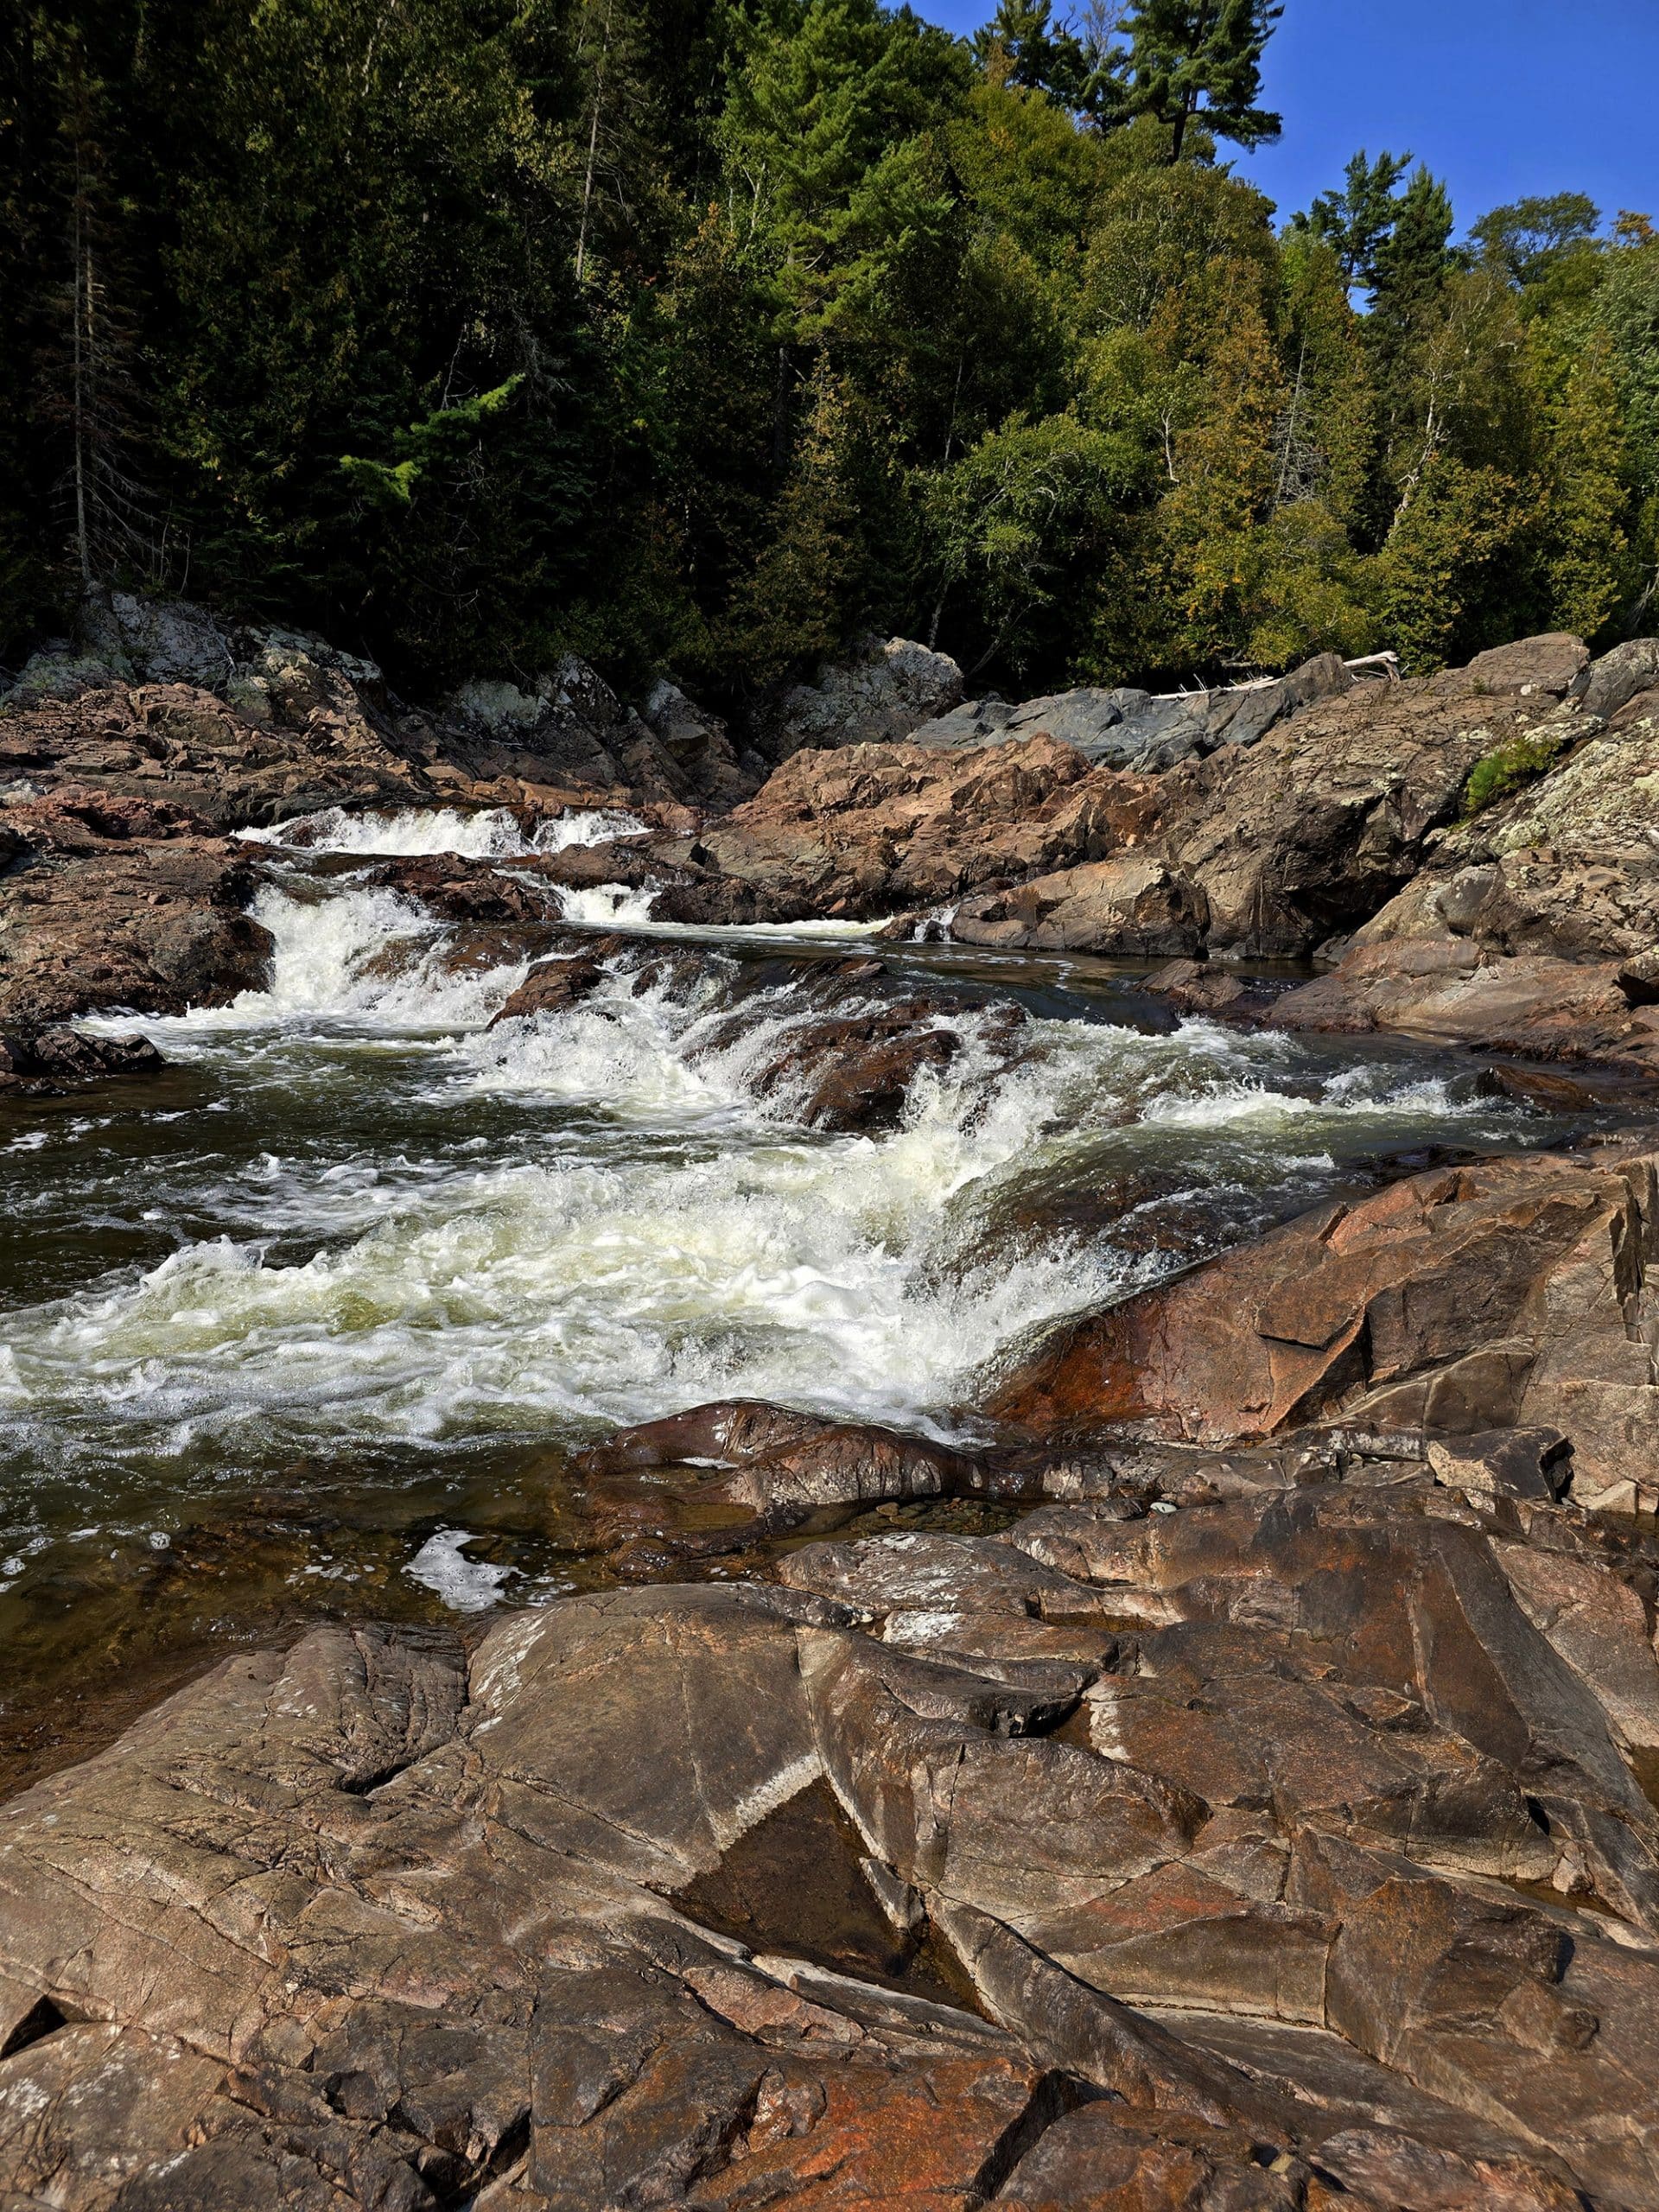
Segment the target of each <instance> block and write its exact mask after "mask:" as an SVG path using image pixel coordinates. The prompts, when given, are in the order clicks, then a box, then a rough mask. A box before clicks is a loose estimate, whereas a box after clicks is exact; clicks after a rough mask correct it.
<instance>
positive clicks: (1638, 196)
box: [914, 0, 1659, 228]
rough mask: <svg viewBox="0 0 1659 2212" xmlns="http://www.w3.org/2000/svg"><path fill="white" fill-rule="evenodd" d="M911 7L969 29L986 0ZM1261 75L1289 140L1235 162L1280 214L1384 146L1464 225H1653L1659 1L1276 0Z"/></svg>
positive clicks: (1657, 200)
mask: <svg viewBox="0 0 1659 2212" xmlns="http://www.w3.org/2000/svg"><path fill="white" fill-rule="evenodd" d="M914 3H915V4H916V6H917V8H918V13H920V14H922V15H925V16H929V17H930V18H931V19H932V20H933V21H934V22H941V23H944V24H945V25H946V26H947V27H948V28H949V29H951V30H957V31H969V30H972V29H974V28H975V26H976V24H978V23H980V22H983V21H984V20H985V19H986V18H987V17H988V16H989V15H990V14H991V13H992V10H993V8H994V6H995V0H988V4H985V0H980V4H975V0H914ZM1064 12H1065V7H1064V4H1063V0H1060V4H1057V6H1056V9H1055V13H1056V15H1060V14H1063V13H1064ZM1266 76H1267V102H1268V106H1270V107H1274V108H1277V109H1278V110H1279V111H1280V112H1281V114H1282V115H1283V117H1284V118H1285V134H1284V137H1283V138H1282V139H1281V142H1280V143H1279V144H1278V145H1277V146H1273V147H1268V148H1267V149H1264V150H1263V151H1262V152H1260V153H1258V154H1255V155H1251V156H1243V157H1242V158H1241V159H1240V160H1239V161H1238V162H1237V164H1236V166H1237V171H1238V174H1239V175H1241V176H1243V177H1246V178H1248V179H1249V181H1251V182H1252V183H1254V184H1257V185H1259V186H1260V187H1261V188H1262V191H1264V192H1265V193H1266V194H1268V197H1269V198H1270V199H1272V200H1276V201H1277V202H1278V205H1279V210H1280V214H1281V217H1283V216H1286V215H1288V214H1289V213H1291V212H1292V210H1293V209H1294V208H1297V207H1306V205H1307V203H1308V200H1310V199H1311V198H1312V197H1313V194H1314V193H1316V192H1319V191H1321V190H1323V189H1325V188H1326V187H1327V186H1330V185H1333V184H1336V183H1338V181H1340V179H1341V175H1342V170H1343V167H1344V163H1345V162H1346V161H1347V159H1348V156H1350V154H1351V153H1352V152H1353V151H1354V149H1355V148H1356V147H1358V146H1363V147H1365V148H1367V149H1369V151H1370V152H1371V153H1373V154H1376V153H1378V152H1380V151H1381V150H1382V149H1383V147H1385V146H1386V147H1388V148H1389V149H1390V150H1391V151H1392V152H1395V153H1401V152H1405V151H1407V150H1409V151H1410V152H1412V153H1414V154H1415V155H1416V156H1417V157H1418V159H1419V160H1420V161H1424V162H1427V163H1428V165H1429V167H1430V168H1432V169H1433V171H1434V172H1435V174H1436V175H1439V176H1443V177H1444V178H1446V181H1447V182H1448V183H1449V184H1450V186H1451V188H1452V205H1453V206H1454V207H1455V208H1456V209H1457V211H1458V218H1459V226H1460V227H1461V228H1466V227H1467V226H1468V225H1469V224H1471V222H1473V221H1475V220H1476V219H1477V218H1478V217H1479V216H1481V215H1483V214H1484V213H1486V211H1487V209H1488V208H1490V207H1498V206H1500V205H1502V204H1503V202H1504V201H1506V200H1515V199H1518V198H1519V197H1521V196H1522V194H1526V193H1548V192H1567V191H1575V192H1587V193H1588V194H1590V196H1591V198H1592V200H1595V201H1596V202H1597V204H1598V205H1599V207H1601V208H1602V210H1603V212H1604V213H1605V215H1606V216H1607V217H1608V218H1609V219H1611V217H1612V216H1613V215H1615V214H1616V213H1618V210H1619V209H1620V208H1621V207H1630V208H1636V209H1638V210H1640V211H1641V212H1642V213H1645V214H1650V215H1652V216H1653V217H1654V219H1655V220H1656V221H1659V132H1656V130H1655V127H1654V122H1653V109H1654V101H1655V98H1656V92H1659V0H1567V4H1566V5H1565V6H1563V5H1562V4H1561V0H1286V7H1285V13H1284V17H1283V20H1282V21H1281V23H1280V26H1279V29H1278V30H1277V31H1276V32H1275V33H1274V38H1273V42H1272V44H1271V45H1270V46H1269V48H1268V59H1267V69H1266Z"/></svg>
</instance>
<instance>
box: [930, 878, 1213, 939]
mask: <svg viewBox="0 0 1659 2212" xmlns="http://www.w3.org/2000/svg"><path fill="white" fill-rule="evenodd" d="M1207 922H1208V908H1207V906H1206V903H1205V897H1204V893H1202V892H1201V891H1200V890H1198V887H1196V885H1194V884H1193V883H1192V881H1191V880H1189V879H1188V878H1186V877H1185V875H1183V874H1180V873H1179V871H1174V870H1172V869H1171V868H1168V867H1167V866H1166V864H1165V863H1164V862H1163V861H1160V860H1158V859H1156V858H1154V857H1153V856H1152V855H1139V854H1135V855H1127V856H1125V857H1123V858H1122V859H1115V860H1107V861H1089V862H1086V863H1085V864H1084V866H1082V867H1080V868H1066V869H1064V870H1062V871H1061V873H1060V874H1058V875H1046V876H1042V877H1039V879H1038V880H1036V881H1035V882H1033V883H1027V884H1022V885H1020V887H1018V888H1017V889H1015V890H1012V891H998V892H991V893H982V894H981V895H980V896H979V897H977V898H974V899H964V900H963V903H962V905H961V906H958V907H957V911H956V912H955V914H954V915H953V916H952V917H951V920H950V934H951V936H952V937H953V938H957V939H959V940H960V941H961V942H962V943H963V944H991V945H1010V946H1014V945H1017V946H1023V947H1027V948H1029V949H1031V950H1039V951H1049V950H1052V951H1066V952H1109V953H1113V954H1116V955H1118V956H1121V957H1125V958H1156V957H1159V956H1160V955H1164V954H1175V953H1190V952H1192V951H1193V950H1196V949H1197V947H1198V945H1200V944H1202V943H1203V942H1204V938H1205V929H1206V925H1207Z"/></svg>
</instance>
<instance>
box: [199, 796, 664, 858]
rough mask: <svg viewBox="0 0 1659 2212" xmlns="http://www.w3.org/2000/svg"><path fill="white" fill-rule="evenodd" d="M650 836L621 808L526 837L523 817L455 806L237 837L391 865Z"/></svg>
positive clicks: (311, 820)
mask: <svg viewBox="0 0 1659 2212" xmlns="http://www.w3.org/2000/svg"><path fill="white" fill-rule="evenodd" d="M644 831H645V823H643V822H641V821H640V820H639V818H638V817H637V816H635V815H632V814H628V813H625V812H624V811H623V810H622V809H621V808H620V807H599V808H591V809H584V810H576V811H570V812H566V813H564V814H562V815H558V816H556V817H553V818H552V819H550V820H548V821H544V822H540V823H537V825H536V828H535V829H534V830H533V831H532V832H531V836H528V837H526V836H525V835H524V830H523V829H521V828H520V826H519V823H518V819H517V817H515V816H514V815H513V814H512V813H511V812H510V811H509V810H507V808H505V807H504V806H498V807H489V808H485V809H482V810H479V811H477V812H475V813H470V814H468V813H463V812H462V811H461V810H460V809H459V808H456V807H447V806H435V807H414V806H411V807H404V808H400V809H398V810H396V811H395V812H391V813H385V812H376V811H369V812H366V813H348V812H347V811H346V809H345V808H344V807H340V806H330V807H325V808H324V809H323V810H322V811H321V813H317V814H302V815H296V816H295V817H293V819H292V820H290V821H288V822H281V823H277V825H276V827H275V828H274V829H239V830H238V832H237V835H238V837H241V838H244V839H245V840H246V842H249V843H250V844H257V845H273V846H276V847H277V849H279V850H282V851H284V852H305V853H360V854H362V855H365V857H371V856H380V857H386V858H420V857H424V856H426V855H429V854H434V853H458V854H460V855H461V857H462V858H463V859H467V860H515V859H521V858H523V857H524V855H526V854H530V853H562V852H564V851H566V850H567V849H569V847H570V846H572V845H598V844H603V843H604V842H606V841H607V839H609V838H612V837H629V836H639V835H642V834H643V833H644Z"/></svg>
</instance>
